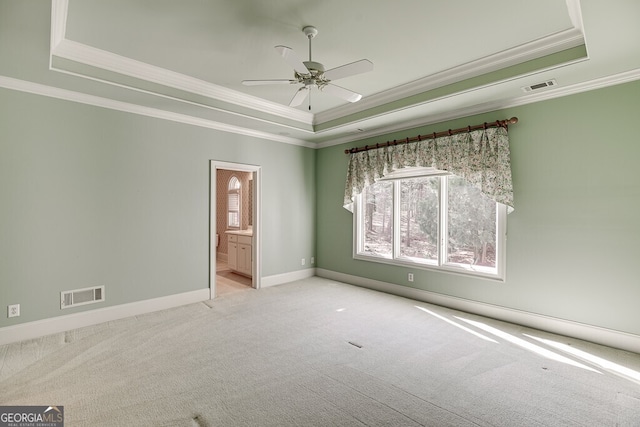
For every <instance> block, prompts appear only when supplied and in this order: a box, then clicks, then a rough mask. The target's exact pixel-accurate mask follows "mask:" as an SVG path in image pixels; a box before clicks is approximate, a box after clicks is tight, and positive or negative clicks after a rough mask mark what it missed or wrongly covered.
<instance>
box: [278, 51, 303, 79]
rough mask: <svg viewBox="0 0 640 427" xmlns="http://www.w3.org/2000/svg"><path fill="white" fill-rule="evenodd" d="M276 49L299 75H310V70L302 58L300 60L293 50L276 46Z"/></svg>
mask: <svg viewBox="0 0 640 427" xmlns="http://www.w3.org/2000/svg"><path fill="white" fill-rule="evenodd" d="M275 49H276V51H277V52H278V54H279V55H280V56H281V57H282V58H283V59H284V60H285V61H287V63H288V64H289V65H291V66H292V67H293V69H294V70H296V71H297V72H298V74H309V70H308V69H307V67H306V66H305V65H304V63H303V62H302V61H301V60H300V58H298V55H296V53H295V52H294V51H293V49H291V48H290V47H286V46H276V47H275Z"/></svg>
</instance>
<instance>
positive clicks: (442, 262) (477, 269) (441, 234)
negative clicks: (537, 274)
mask: <svg viewBox="0 0 640 427" xmlns="http://www.w3.org/2000/svg"><path fill="white" fill-rule="evenodd" d="M406 169H410V170H406ZM447 175H449V174H448V173H447V172H445V171H439V170H435V169H433V168H415V169H414V168H405V170H401V172H400V173H393V174H390V175H387V176H386V177H385V178H383V179H382V180H389V181H393V242H392V257H391V258H387V257H383V256H376V255H371V254H366V253H363V245H364V238H363V236H364V234H363V228H364V209H362V194H359V195H358V196H357V197H356V198H355V203H354V211H353V258H354V259H357V260H363V261H371V262H377V263H383V264H390V265H396V266H402V267H410V268H411V269H416V268H417V269H421V270H432V271H441V272H447V273H453V274H462V275H465V276H474V277H480V278H484V279H492V280H498V281H502V282H504V281H505V273H506V265H505V263H506V243H507V206H506V205H503V204H501V203H497V206H496V267H495V268H490V267H484V266H473V265H468V264H457V263H451V262H447V261H446V259H447V254H448V247H447V245H448V238H446V236H448V233H447V226H448V221H447V212H448V209H447V197H446V195H447V191H448V190H447V182H448V181H447V179H444V178H440V193H439V201H440V205H439V210H440V213H439V214H440V218H439V225H438V259H437V261H432V260H415V261H414V260H412V259H410V258H408V257H401V256H400V246H401V245H400V215H398V213H399V212H400V197H399V194H400V181H401V180H402V179H407V178H418V177H430V176H440V177H446V176H447Z"/></svg>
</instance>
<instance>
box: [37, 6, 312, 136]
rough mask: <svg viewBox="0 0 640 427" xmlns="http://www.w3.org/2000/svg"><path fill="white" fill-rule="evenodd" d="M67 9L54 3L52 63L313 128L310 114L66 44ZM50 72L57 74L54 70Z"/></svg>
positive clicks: (185, 76)
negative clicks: (89, 69) (121, 77)
mask: <svg viewBox="0 0 640 427" xmlns="http://www.w3.org/2000/svg"><path fill="white" fill-rule="evenodd" d="M68 8H69V2H68V0H52V6H51V50H50V61H51V60H52V59H51V57H53V56H57V57H60V58H63V59H67V60H70V61H75V62H78V63H81V64H84V65H89V66H92V67H96V68H101V69H104V70H107V71H111V72H114V73H118V74H122V75H125V76H129V77H134V78H138V79H141V80H146V81H149V82H152V83H156V84H160V85H164V86H168V87H171V88H174V89H179V90H184V91H187V92H191V93H194V94H197V95H201V96H206V97H208V98H211V99H216V100H220V101H223V102H228V103H231V104H234V105H238V106H240V107H244V108H250V109H253V110H259V111H261V112H265V113H268V114H272V115H274V116H276V117H282V118H286V119H289V120H295V121H298V122H301V123H303V124H307V125H312V124H313V114H311V113H309V112H306V111H301V110H298V109H295V108H292V107H289V106H285V105H281V104H277V103H275V102H271V101H267V100H264V99H262V98H258V97H255V96H251V95H247V94H244V93H242V92H237V91H234V90H231V89H227V88H224V87H222V86H218V85H215V84H213V83H209V82H206V81H204V80H200V79H196V78H193V77H190V76H187V75H184V74H181V73H176V72H173V71H170V70H167V69H165V68H160V67H156V66H153V65H150V64H147V63H144V62H141V61H136V60H133V59H130V58H126V57H124V56H121V55H117V54H114V53H112V52H107V51H104V50H101V49H97V48H94V47H91V46H87V45H84V44H82V43H77V42H74V41H72V40H67V39H66V38H65V34H66V25H67V15H68ZM51 69H53V70H55V68H53V67H51ZM77 75H80V74H77ZM86 77H91V76H86Z"/></svg>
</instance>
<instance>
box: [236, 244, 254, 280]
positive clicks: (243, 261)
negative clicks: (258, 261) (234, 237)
mask: <svg viewBox="0 0 640 427" xmlns="http://www.w3.org/2000/svg"><path fill="white" fill-rule="evenodd" d="M238 271H239V272H241V273H244V274H247V275H249V276H251V245H243V244H239V245H238Z"/></svg>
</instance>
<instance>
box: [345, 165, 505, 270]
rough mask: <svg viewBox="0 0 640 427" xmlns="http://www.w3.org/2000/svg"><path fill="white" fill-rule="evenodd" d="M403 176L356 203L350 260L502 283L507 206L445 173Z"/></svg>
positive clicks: (369, 189)
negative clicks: (470, 275) (407, 267)
mask: <svg viewBox="0 0 640 427" xmlns="http://www.w3.org/2000/svg"><path fill="white" fill-rule="evenodd" d="M402 174H403V175H404V176H403V175H400V174H396V175H394V174H392V175H389V176H387V177H385V178H383V179H381V180H379V181H378V182H376V183H375V184H373V185H370V186H368V187H366V188H365V189H364V191H363V192H362V194H361V195H360V196H358V198H357V199H356V205H355V207H356V212H355V215H354V221H355V224H354V230H355V245H354V258H357V259H364V260H368V261H376V262H383V263H391V264H396V265H404V266H411V267H418V268H424V269H437V270H444V271H450V272H457V273H463V274H472V275H478V276H482V277H487V278H494V279H504V258H505V257H504V253H505V240H506V217H507V215H506V214H507V210H506V206H505V205H502V204H500V203H496V202H494V201H493V200H491V199H490V198H488V197H487V196H485V195H484V194H482V193H481V192H480V191H479V190H477V189H476V188H475V187H473V186H471V185H468V184H467V183H466V181H464V180H463V179H462V178H459V177H456V176H453V175H445V172H443V171H438V170H435V169H432V168H422V169H420V170H413V171H412V173H407V171H406V170H404V171H403V172H402Z"/></svg>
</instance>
